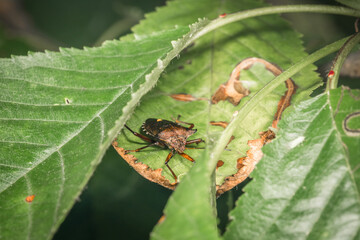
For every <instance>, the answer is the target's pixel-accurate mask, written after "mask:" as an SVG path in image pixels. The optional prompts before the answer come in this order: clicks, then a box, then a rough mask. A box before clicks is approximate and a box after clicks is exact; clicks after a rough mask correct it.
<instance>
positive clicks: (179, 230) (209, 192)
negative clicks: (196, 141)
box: [151, 150, 219, 240]
mask: <svg viewBox="0 0 360 240" xmlns="http://www.w3.org/2000/svg"><path fill="white" fill-rule="evenodd" d="M208 154H209V153H208V151H206V150H205V151H203V153H202V155H201V156H200V157H199V158H198V162H197V164H198V166H196V167H194V168H192V169H191V171H190V173H189V174H187V175H186V177H185V178H184V181H183V182H182V183H181V184H180V185H179V186H178V187H177V189H176V191H175V192H174V194H173V195H172V196H171V198H170V199H169V201H168V203H167V205H166V208H165V211H164V216H165V221H164V222H162V223H159V224H158V225H156V227H155V229H154V231H153V232H152V233H151V239H204V240H205V239H206V240H207V239H219V237H218V230H217V222H216V218H215V216H216V213H215V209H216V208H215V200H214V196H215V189H213V187H211V186H214V184H213V183H214V179H213V178H214V176H211V175H212V171H211V170H208V171H204V169H207V168H208V162H207V159H208Z"/></svg>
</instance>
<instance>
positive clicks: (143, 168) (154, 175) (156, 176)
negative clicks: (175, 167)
mask: <svg viewBox="0 0 360 240" xmlns="http://www.w3.org/2000/svg"><path fill="white" fill-rule="evenodd" d="M112 145H113V147H114V148H115V150H116V151H117V152H118V153H119V155H120V156H121V157H122V158H123V159H124V160H125V161H126V162H127V163H128V164H129V165H130V166H131V167H132V168H134V169H135V170H136V171H137V172H138V173H140V174H141V175H142V176H143V177H144V178H146V179H148V180H149V181H152V182H154V183H157V184H160V185H162V186H164V187H166V188H169V189H171V190H174V189H175V187H176V186H175V185H173V184H171V183H170V181H169V180H167V179H166V178H165V177H164V176H162V175H161V172H162V170H163V169H162V168H159V169H155V170H154V169H151V168H150V167H149V166H148V165H146V164H144V163H141V162H137V158H135V157H134V156H133V155H131V154H125V149H123V148H121V147H118V143H117V142H116V140H115V141H114V142H113V143H112Z"/></svg>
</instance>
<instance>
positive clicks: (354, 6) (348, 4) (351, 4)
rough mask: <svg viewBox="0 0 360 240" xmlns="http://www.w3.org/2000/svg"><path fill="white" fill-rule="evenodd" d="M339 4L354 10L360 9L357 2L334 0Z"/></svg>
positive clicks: (353, 0)
mask: <svg viewBox="0 0 360 240" xmlns="http://www.w3.org/2000/svg"><path fill="white" fill-rule="evenodd" d="M336 1H337V2H339V3H342V4H344V5H346V6H349V7H352V8H355V9H360V2H359V1H358V0H336Z"/></svg>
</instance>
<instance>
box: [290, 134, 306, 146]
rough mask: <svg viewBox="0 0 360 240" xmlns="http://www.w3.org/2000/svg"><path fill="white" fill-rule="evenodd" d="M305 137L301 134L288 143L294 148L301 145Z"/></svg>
mask: <svg viewBox="0 0 360 240" xmlns="http://www.w3.org/2000/svg"><path fill="white" fill-rule="evenodd" d="M304 139H305V137H304V136H300V137H297V138H295V139H294V140H292V141H291V142H289V143H288V146H289V148H294V147H296V146H297V145H299V144H300V143H302V142H303V141H304Z"/></svg>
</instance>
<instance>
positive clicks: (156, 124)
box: [142, 118, 196, 153]
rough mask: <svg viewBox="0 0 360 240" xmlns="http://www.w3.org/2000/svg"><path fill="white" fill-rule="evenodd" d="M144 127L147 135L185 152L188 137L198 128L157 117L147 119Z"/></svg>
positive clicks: (170, 147)
mask: <svg viewBox="0 0 360 240" xmlns="http://www.w3.org/2000/svg"><path fill="white" fill-rule="evenodd" d="M142 129H143V130H144V131H145V133H146V134H147V135H149V136H151V137H153V138H154V139H155V140H157V141H159V142H160V143H162V144H164V145H165V146H167V147H168V148H169V149H171V150H172V149H173V150H175V151H176V152H178V153H183V152H184V150H185V145H186V139H187V138H188V137H190V136H191V135H193V134H194V133H195V132H196V129H191V128H186V127H183V126H181V125H179V124H177V123H176V122H171V121H168V120H163V119H155V118H149V119H147V120H146V121H145V122H144V123H143V125H142Z"/></svg>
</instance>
